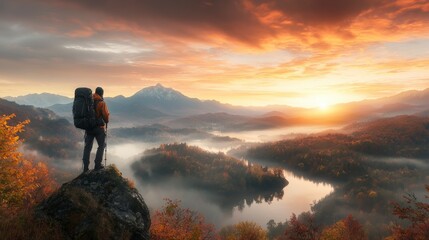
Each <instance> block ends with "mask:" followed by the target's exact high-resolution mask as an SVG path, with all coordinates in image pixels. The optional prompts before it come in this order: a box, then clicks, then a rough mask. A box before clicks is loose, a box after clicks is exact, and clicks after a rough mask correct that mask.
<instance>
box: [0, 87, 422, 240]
mask: <svg viewBox="0 0 429 240" xmlns="http://www.w3.org/2000/svg"><path fill="white" fill-rule="evenodd" d="M32 97H34V96H32ZM40 97H41V98H43V96H40ZM10 100H13V99H10ZM428 100H429V91H428V90H425V91H422V92H418V94H415V95H413V94H411V93H407V94H399V95H396V96H392V97H389V98H384V99H375V100H367V101H362V102H353V103H349V104H339V105H336V106H332V107H331V109H330V110H321V109H304V108H291V107H287V106H267V107H265V108H264V107H238V106H231V105H226V104H222V103H219V102H217V101H202V100H199V99H194V98H188V97H186V96H184V95H183V94H181V93H180V92H177V91H175V90H173V89H170V88H165V87H163V86H162V85H156V86H153V87H149V88H145V89H143V90H141V91H139V92H137V93H136V94H135V95H133V96H131V97H123V96H118V97H114V98H106V103H107V105H108V106H109V108H110V111H111V115H112V116H111V122H112V124H111V125H109V128H108V134H107V164H108V165H109V164H115V165H116V166H117V167H118V169H119V170H120V171H121V172H122V174H123V176H124V177H126V178H128V179H130V180H131V181H132V182H133V183H134V184H135V186H136V188H137V189H138V191H139V192H140V193H141V194H142V196H143V197H144V199H145V201H146V202H147V204H148V206H149V209H150V210H151V211H155V210H157V209H160V208H161V207H162V206H163V205H164V201H163V199H176V200H180V201H181V204H183V206H184V207H186V208H189V209H191V210H193V211H197V212H199V213H201V214H202V215H204V217H205V218H206V220H207V221H208V222H210V223H212V224H214V225H215V226H216V228H217V229H221V228H223V227H227V226H229V225H233V224H237V223H239V222H243V221H251V222H255V223H257V224H259V225H260V226H262V227H263V228H267V231H268V234H269V235H270V236H271V237H270V238H272V239H281V238H280V237H281V236H282V233H283V232H284V231H285V230H287V229H290V228H291V226H293V221H296V220H293V219H294V216H295V215H296V216H298V218H297V219H298V220H299V221H302V222H304V223H305V222H306V220H305V219H307V217H309V216H310V217H311V219H312V222H311V224H315V225H317V226H320V227H319V229H322V227H326V226H329V225H332V224H334V223H336V222H337V221H339V220H341V219H344V218H346V217H347V216H349V215H352V216H353V217H354V218H355V219H357V220H358V221H359V222H360V224H361V225H362V227H363V229H364V230H365V232H366V234H367V235H368V237H369V238H370V239H379V238H382V237H385V236H388V235H389V231H390V230H389V229H390V227H391V224H392V222H399V224H405V223H404V222H401V221H398V219H397V218H395V216H394V214H393V213H392V205H391V203H392V202H403V196H404V195H406V194H415V196H417V197H418V199H419V200H424V195H425V184H427V182H428V180H429V178H428V177H429V176H428V174H427V173H428V170H429V162H428V160H427V159H428V157H429V118H428V116H429V115H428V112H429V111H428V110H429V108H427V106H426V103H427V101H428ZM50 101H53V100H52V99H50ZM41 102H44V103H45V102H46V101H41ZM397 102H402V103H410V105H404V107H403V108H401V106H402V105H401V106H398V107H395V108H392V107H386V106H392V105H395V103H397ZM41 107H42V106H40V107H38V106H30V105H20V104H19V103H15V102H11V101H7V100H3V99H0V115H3V114H5V115H9V114H15V115H16V117H14V118H12V119H11V122H12V123H14V124H16V123H18V122H22V121H25V120H26V119H29V120H30V123H29V124H28V126H27V128H26V130H25V131H23V132H22V133H20V136H21V138H23V139H24V143H23V145H22V146H21V147H20V151H21V152H22V153H23V154H24V155H25V156H26V157H29V158H32V159H35V160H36V161H40V162H44V163H47V164H48V166H49V168H50V169H52V173H53V175H54V177H55V179H56V181H57V182H58V183H63V182H66V181H68V180H70V179H73V178H74V177H76V176H77V175H79V174H80V173H81V171H82V166H81V165H82V161H81V158H82V155H81V154H82V149H83V137H84V136H83V135H84V133H83V131H79V130H77V129H75V128H74V127H73V125H72V124H71V123H70V122H71V121H72V119H71V115H70V113H71V103H70V102H67V99H64V98H61V102H60V101H59V102H58V104H53V105H51V106H43V107H47V109H46V108H41ZM96 147H97V146H96V144H94V147H93V151H92V152H93V153H92V156H91V163H90V164H91V167H93V164H94V163H93V159H94V153H95V150H96ZM304 223H303V224H304Z"/></svg>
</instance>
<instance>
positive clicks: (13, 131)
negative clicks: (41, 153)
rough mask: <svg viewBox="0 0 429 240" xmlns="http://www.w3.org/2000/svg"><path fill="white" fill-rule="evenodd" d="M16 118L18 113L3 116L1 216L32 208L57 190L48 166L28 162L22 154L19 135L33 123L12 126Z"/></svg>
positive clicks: (0, 133) (0, 135)
mask: <svg viewBox="0 0 429 240" xmlns="http://www.w3.org/2000/svg"><path fill="white" fill-rule="evenodd" d="M13 117H15V115H14V114H12V115H9V116H0V214H2V213H3V214H5V213H13V212H15V211H17V210H18V209H20V208H21V209H22V208H29V207H31V206H33V205H34V204H35V203H36V202H38V201H40V200H42V199H44V198H45V197H46V196H48V195H49V194H50V193H51V192H52V191H53V189H54V187H55V184H54V182H53V180H52V179H51V178H50V176H49V172H48V168H47V167H46V165H45V164H44V163H41V162H39V163H34V162H33V161H31V160H28V159H25V158H23V156H22V154H21V153H20V152H19V151H18V147H19V145H20V143H21V141H22V140H20V139H19V137H18V133H20V132H22V131H23V130H24V126H25V125H26V124H28V123H29V121H28V120H27V121H24V122H21V123H18V124H17V125H15V126H9V125H8V121H9V120H10V119H11V118H13Z"/></svg>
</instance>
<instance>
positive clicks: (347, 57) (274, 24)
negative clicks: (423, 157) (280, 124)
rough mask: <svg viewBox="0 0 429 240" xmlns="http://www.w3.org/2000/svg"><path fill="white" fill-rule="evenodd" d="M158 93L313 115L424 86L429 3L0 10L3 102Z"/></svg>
mask: <svg viewBox="0 0 429 240" xmlns="http://www.w3.org/2000/svg"><path fill="white" fill-rule="evenodd" d="M156 83H161V84H163V85H164V86H167V87H172V88H174V89H176V90H178V91H181V92H182V93H184V94H185V95H188V96H190V97H197V98H200V99H216V100H219V101H221V102H225V103H232V104H236V105H268V104H285V105H292V106H305V107H313V106H320V105H321V103H322V104H324V105H330V104H333V103H337V102H348V101H355V100H360V99H365V98H376V97H383V96H389V95H393V94H396V93H399V92H401V91H405V90H410V89H417V90H419V89H425V88H428V87H429V0H121V1H119V0H118V1H114V0H32V1H31V0H0V86H1V88H0V97H2V96H8V95H10V96H17V95H24V94H29V93H41V92H49V93H56V94H61V95H66V96H70V97H71V96H72V95H73V92H74V89H75V88H76V87H79V86H88V87H95V86H97V85H100V86H103V87H104V89H105V92H106V95H107V96H116V95H125V96H130V95H132V94H133V93H135V92H136V91H138V90H140V89H142V88H144V87H147V86H152V85H155V84H156Z"/></svg>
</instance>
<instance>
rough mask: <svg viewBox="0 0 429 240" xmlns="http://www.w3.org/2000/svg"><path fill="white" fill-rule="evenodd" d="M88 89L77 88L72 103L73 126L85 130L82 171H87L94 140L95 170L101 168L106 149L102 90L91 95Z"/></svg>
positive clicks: (105, 116) (107, 115)
mask: <svg viewBox="0 0 429 240" xmlns="http://www.w3.org/2000/svg"><path fill="white" fill-rule="evenodd" d="M91 94H92V91H91V89H89V88H77V89H76V91H75V100H74V102H73V118H74V125H75V126H76V127H77V128H81V129H85V147H84V149H83V157H82V161H83V171H84V172H86V171H88V169H89V156H90V154H91V150H92V144H93V143H94V138H95V139H96V140H97V144H98V148H97V153H96V155H95V161H94V162H95V167H94V169H95V170H100V169H102V168H104V167H103V165H102V164H101V163H102V160H103V151H104V148H105V147H106V129H107V123H108V122H109V110H108V109H107V105H106V103H105V102H104V99H103V94H104V90H103V89H102V88H101V87H97V88H96V89H95V93H94V94H92V96H91Z"/></svg>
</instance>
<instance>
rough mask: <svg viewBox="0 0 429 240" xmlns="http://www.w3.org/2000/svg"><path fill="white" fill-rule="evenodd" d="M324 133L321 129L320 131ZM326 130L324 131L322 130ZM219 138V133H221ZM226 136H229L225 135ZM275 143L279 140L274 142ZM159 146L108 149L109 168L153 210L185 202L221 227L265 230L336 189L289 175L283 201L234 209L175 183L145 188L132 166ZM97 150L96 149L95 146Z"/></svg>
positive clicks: (261, 137)
mask: <svg viewBox="0 0 429 240" xmlns="http://www.w3.org/2000/svg"><path fill="white" fill-rule="evenodd" d="M301 130H307V131H301V132H299V131H297V129H282V131H279V130H277V131H265V132H264V131H257V132H250V133H249V132H248V133H247V134H245V133H239V134H237V135H236V136H233V137H240V139H246V142H254V141H255V142H261V141H266V140H268V139H269V136H270V135H271V136H275V138H280V137H281V136H285V135H288V134H293V133H303V132H304V133H305V134H306V133H310V132H312V131H314V129H310V130H308V129H301ZM317 130H320V128H317ZM322 130H324V129H322ZM218 134H219V133H218ZM222 135H226V134H222ZM271 140H276V139H273V138H271ZM188 144H189V145H196V146H199V147H201V148H203V149H206V150H208V151H212V152H218V151H222V152H226V151H228V150H230V149H231V148H234V147H238V145H237V146H229V147H226V148H218V147H213V146H210V145H208V143H206V142H205V141H202V140H196V141H188ZM158 146H159V143H126V144H115V145H108V159H110V160H108V164H112V163H113V164H115V165H116V166H117V167H118V168H119V169H120V170H121V171H122V173H123V175H124V177H127V178H129V179H131V180H132V181H134V182H135V184H136V187H137V188H138V190H139V192H140V193H141V194H142V195H143V197H144V199H145V201H146V202H147V204H148V206H150V208H151V209H152V210H155V209H158V208H160V207H162V205H163V204H164V201H163V199H165V198H170V199H178V200H181V202H182V204H183V206H184V207H187V208H190V209H193V210H196V211H198V212H200V213H202V214H203V215H204V216H205V217H206V219H207V220H208V221H210V222H211V223H213V224H215V225H216V226H217V227H222V226H226V225H230V224H234V223H238V222H240V221H244V220H247V221H254V222H256V223H258V224H260V225H261V226H266V224H267V222H268V221H269V220H270V219H274V220H275V221H276V222H278V221H285V220H286V219H288V218H289V217H290V216H291V215H292V213H296V214H299V213H301V212H303V211H309V210H310V207H311V205H312V204H313V203H314V202H315V201H318V200H320V199H321V198H323V197H324V196H326V195H328V194H329V193H331V192H332V191H333V187H332V186H331V185H328V184H318V183H314V182H311V181H309V180H306V179H303V178H299V177H296V176H294V175H293V174H292V173H290V172H287V171H285V172H284V174H285V177H286V179H287V180H288V181H289V184H288V185H287V186H286V187H285V188H284V189H283V191H284V195H283V197H282V198H281V199H274V200H273V201H272V202H270V203H268V202H265V201H262V202H261V203H256V202H253V203H252V204H251V205H248V204H247V203H246V202H245V200H244V199H243V202H242V203H241V207H239V206H236V207H234V208H230V207H225V206H224V207H223V208H222V207H221V204H219V203H218V202H216V200H214V199H215V198H214V197H213V196H210V194H208V193H206V192H203V191H199V190H195V189H190V188H185V187H183V186H179V185H177V184H176V183H175V182H174V181H172V182H167V183H162V184H159V185H156V186H152V185H144V183H142V182H141V180H139V179H137V178H136V177H135V176H134V172H133V170H132V169H131V164H132V163H133V162H134V161H136V160H138V159H140V157H141V156H142V153H143V152H144V151H145V150H146V149H150V148H154V147H158ZM94 147H95V146H94Z"/></svg>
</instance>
